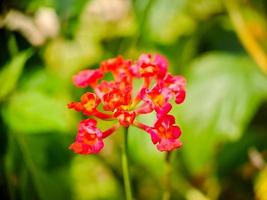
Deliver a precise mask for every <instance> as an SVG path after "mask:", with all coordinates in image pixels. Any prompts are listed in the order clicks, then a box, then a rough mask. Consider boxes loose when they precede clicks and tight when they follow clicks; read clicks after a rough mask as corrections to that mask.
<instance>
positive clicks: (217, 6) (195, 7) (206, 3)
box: [187, 0, 223, 20]
mask: <svg viewBox="0 0 267 200" xmlns="http://www.w3.org/2000/svg"><path fill="white" fill-rule="evenodd" d="M187 10H188V12H189V13H190V15H191V16H194V17H197V18H198V19H200V20H206V19H207V18H208V17H210V16H212V15H214V14H217V13H220V12H222V10H223V5H222V2H221V0H212V1H210V0H188V1H187Z"/></svg>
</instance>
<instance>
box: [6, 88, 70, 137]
mask: <svg viewBox="0 0 267 200" xmlns="http://www.w3.org/2000/svg"><path fill="white" fill-rule="evenodd" d="M66 104H67V100H66V99H64V98H63V99H62V98H60V97H58V98H56V97H53V96H49V95H47V94H45V93H43V92H41V91H27V92H24V93H22V92H20V93H16V94H14V95H13V96H12V98H11V99H10V101H9V103H8V105H7V108H6V109H5V110H4V111H3V117H4V119H5V121H6V123H7V124H8V126H9V127H10V128H11V129H12V130H15V131H19V132H23V133H42V132H47V131H59V132H68V131H69V130H71V128H72V126H71V125H70V124H69V122H70V111H69V110H68V109H67V107H66Z"/></svg>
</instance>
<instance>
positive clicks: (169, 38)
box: [145, 0, 196, 44]
mask: <svg viewBox="0 0 267 200" xmlns="http://www.w3.org/2000/svg"><path fill="white" fill-rule="evenodd" d="M185 3H186V1H180V0H179V1H177V0H176V1H173V0H165V1H160V0H157V1H156V2H155V3H154V4H153V7H152V8H151V11H150V15H149V18H148V22H147V27H146V28H147V31H146V32H145V34H148V37H150V38H151V39H152V40H153V42H156V43H162V44H171V43H173V42H175V41H176V40H177V38H178V37H179V36H182V35H186V34H189V33H192V32H193V31H194V29H195V27H196V22H195V20H194V19H193V18H192V17H191V16H190V15H188V14H187V13H186V12H185V10H184V8H185ZM166 13H168V14H167V15H166Z"/></svg>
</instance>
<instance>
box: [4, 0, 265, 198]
mask: <svg viewBox="0 0 267 200" xmlns="http://www.w3.org/2000/svg"><path fill="white" fill-rule="evenodd" d="M0 3H1V4H0V130H1V132H0V199H1V200H9V199H10V200H59V199H65V200H100V199H101V200H104V199H106V200H112V199H114V200H119V199H124V194H123V193H124V192H123V181H122V170H121V161H120V148H121V134H120V133H119V132H118V133H117V134H115V135H113V136H112V137H110V138H108V139H107V140H106V146H105V148H104V150H103V151H102V152H101V153H100V154H99V155H89V156H80V155H75V154H74V153H72V152H70V151H69V150H68V146H69V144H70V143H71V142H72V141H73V140H74V138H75V134H76V128H77V124H78V122H79V120H81V119H82V116H81V114H77V113H75V112H73V111H71V110H68V109H67V107H66V105H67V103H68V102H69V101H71V100H78V99H79V96H80V95H81V94H82V93H83V92H84V91H85V90H83V89H77V88H75V87H74V86H73V85H72V82H71V76H72V75H73V74H74V73H77V72H78V71H79V70H81V69H85V68H97V67H98V65H99V62H100V61H101V60H103V59H107V58H110V57H115V56H117V55H119V54H120V55H123V56H125V57H126V58H131V59H136V58H137V57H138V56H139V55H140V54H141V53H144V52H145V53H147V52H150V53H161V54H163V55H165V56H166V57H167V58H168V59H169V61H170V67H169V70H170V71H171V72H172V73H174V74H182V75H184V76H185V77H186V78H187V82H188V84H187V99H186V102H185V103H184V104H183V105H179V106H175V108H174V109H173V110H172V113H173V114H174V115H175V116H176V118H177V123H178V124H179V125H180V126H181V128H182V131H183V135H182V137H181V140H182V142H183V144H184V145H183V147H182V148H181V149H179V150H177V151H175V152H174V153H173V155H172V156H173V157H172V166H173V173H172V188H171V190H172V198H171V199H177V200H179V199H187V200H208V199H209V200H216V199H221V200H223V199H229V200H251V199H257V200H266V199H267V167H266V159H267V76H266V74H267V2H266V1H265V0H234V1H232V0H133V1H130V0H91V1H90V0H34V1H33V0H6V1H3V0H1V1H0ZM140 120H142V121H144V122H150V121H151V120H152V119H150V118H149V117H144V118H142V119H140ZM108 126H109V124H107V123H100V128H101V129H105V128H107V127H108ZM129 150H130V158H129V159H130V172H131V176H132V181H133V186H134V187H133V190H134V196H135V199H141V200H142V199H145V200H147V199H151V200H154V199H155V200H157V199H161V195H162V190H163V185H162V183H163V178H162V177H163V174H164V164H163V161H164V155H163V154H162V153H160V152H158V151H157V150H156V148H155V146H154V145H152V142H151V141H150V138H149V136H148V134H146V133H144V132H142V131H139V130H137V129H135V128H131V129H130V136H129Z"/></svg>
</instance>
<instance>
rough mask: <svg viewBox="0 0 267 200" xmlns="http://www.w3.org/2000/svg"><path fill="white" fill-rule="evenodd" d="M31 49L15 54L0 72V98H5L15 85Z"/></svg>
mask: <svg viewBox="0 0 267 200" xmlns="http://www.w3.org/2000/svg"><path fill="white" fill-rule="evenodd" d="M30 55H31V51H24V52H21V53H19V54H18V55H16V56H15V57H14V58H13V59H12V60H11V61H10V62H9V63H8V64H7V65H6V66H4V67H3V69H2V71H1V72H0V86H1V89H0V100H2V99H3V98H5V97H6V96H7V95H8V94H9V93H10V92H11V91H12V90H13V89H14V88H15V87H16V83H17V81H18V79H19V77H20V75H21V72H22V70H23V67H24V65H25V62H26V61H27V59H28V58H29V57H30Z"/></svg>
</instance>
